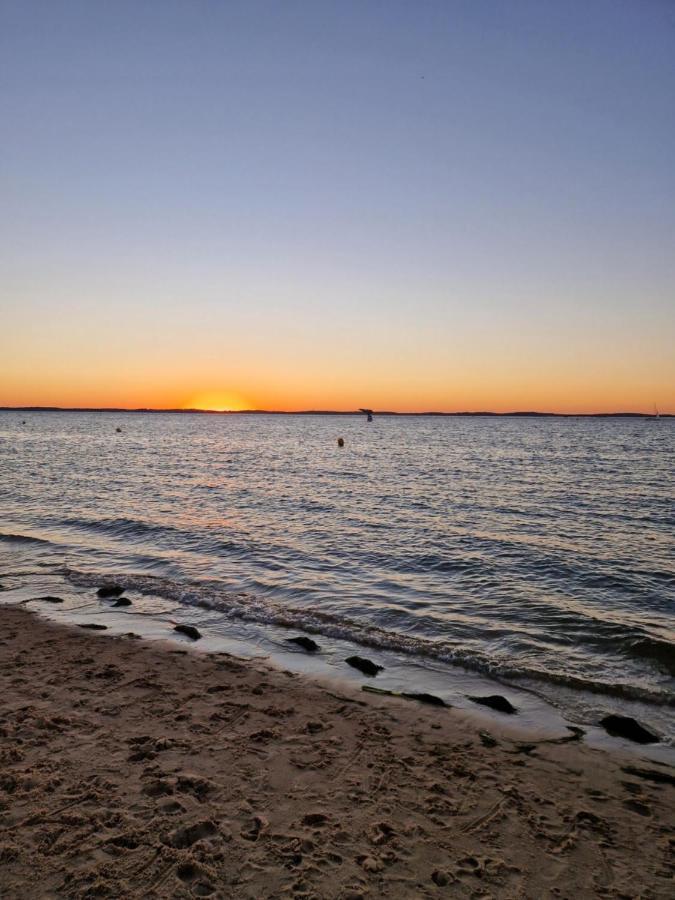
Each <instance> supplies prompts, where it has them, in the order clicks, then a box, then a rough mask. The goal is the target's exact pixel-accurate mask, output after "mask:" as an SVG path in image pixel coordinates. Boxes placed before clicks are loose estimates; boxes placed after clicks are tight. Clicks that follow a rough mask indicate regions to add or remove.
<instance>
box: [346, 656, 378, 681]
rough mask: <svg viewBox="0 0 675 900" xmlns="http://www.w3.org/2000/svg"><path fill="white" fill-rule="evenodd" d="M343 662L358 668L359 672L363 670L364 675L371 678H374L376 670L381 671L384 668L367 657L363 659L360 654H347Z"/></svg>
mask: <svg viewBox="0 0 675 900" xmlns="http://www.w3.org/2000/svg"><path fill="white" fill-rule="evenodd" d="M345 662H346V663H347V665H348V666H351V667H352V668H353V669H358V670H359V672H363V674H364V675H369V676H370V677H371V678H374V677H375V676H376V675H377V673H378V672H381V671H382V670H383V669H384V666H378V665H376V664H375V663H374V662H371V661H370V660H369V659H364V658H363V657H362V656H349V657H347V659H346V660H345Z"/></svg>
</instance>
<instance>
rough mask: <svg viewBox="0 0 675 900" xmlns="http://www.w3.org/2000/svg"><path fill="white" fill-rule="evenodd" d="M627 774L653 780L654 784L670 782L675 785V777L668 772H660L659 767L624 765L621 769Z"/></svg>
mask: <svg viewBox="0 0 675 900" xmlns="http://www.w3.org/2000/svg"><path fill="white" fill-rule="evenodd" d="M621 771H622V772H625V773H626V774H627V775H635V776H636V777H637V778H644V779H645V780H646V781H653V782H654V784H670V785H673V786H674V787H675V777H673V776H672V775H670V774H669V773H668V772H659V771H658V769H640V768H638V767H637V766H623V768H622V769H621Z"/></svg>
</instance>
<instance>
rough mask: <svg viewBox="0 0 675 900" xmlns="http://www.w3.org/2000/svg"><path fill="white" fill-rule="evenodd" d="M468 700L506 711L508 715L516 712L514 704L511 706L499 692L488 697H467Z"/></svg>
mask: <svg viewBox="0 0 675 900" xmlns="http://www.w3.org/2000/svg"><path fill="white" fill-rule="evenodd" d="M469 700H471V701H472V702H473V703H480V704H481V706H489V707H490V709H496V710H497V712H503V713H508V714H509V715H513V713H516V712H518V710H517V709H516V708H515V706H512V705H511V704H510V703H509V701H508V700H507V699H506V697H502V696H500V695H499V694H491V695H490V696H489V697H469Z"/></svg>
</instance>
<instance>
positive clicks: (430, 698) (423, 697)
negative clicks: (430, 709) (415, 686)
mask: <svg viewBox="0 0 675 900" xmlns="http://www.w3.org/2000/svg"><path fill="white" fill-rule="evenodd" d="M401 696H402V697H405V699H406V700H417V702H418V703H426V704H428V705H429V706H449V705H450V704H449V703H446V702H445V700H441V698H440V697H435V696H434V695H433V694H401Z"/></svg>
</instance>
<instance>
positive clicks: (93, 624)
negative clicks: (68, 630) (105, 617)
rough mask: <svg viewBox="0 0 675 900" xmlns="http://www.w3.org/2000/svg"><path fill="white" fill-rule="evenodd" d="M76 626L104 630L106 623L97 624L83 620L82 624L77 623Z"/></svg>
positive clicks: (91, 629)
mask: <svg viewBox="0 0 675 900" xmlns="http://www.w3.org/2000/svg"><path fill="white" fill-rule="evenodd" d="M77 627H78V628H88V629H89V630H90V631H105V630H106V629H107V628H108V626H107V625H97V624H96V623H95V622H85V623H84V624H83V625H80V624H79V623H78V626H77Z"/></svg>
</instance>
